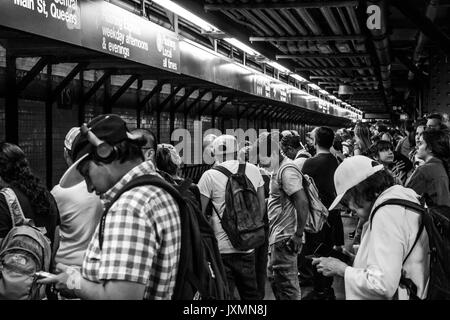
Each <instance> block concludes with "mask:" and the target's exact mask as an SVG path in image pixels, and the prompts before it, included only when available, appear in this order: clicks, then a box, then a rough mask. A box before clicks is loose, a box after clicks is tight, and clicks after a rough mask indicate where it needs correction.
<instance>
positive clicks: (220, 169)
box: [211, 165, 240, 178]
mask: <svg viewBox="0 0 450 320" xmlns="http://www.w3.org/2000/svg"><path fill="white" fill-rule="evenodd" d="M239 166H240V165H239ZM211 169H212V170H217V171H219V172H221V173H222V174H224V175H226V176H227V178H230V177H231V175H232V173H231V171H230V170H228V169H227V168H225V167H223V166H217V167H214V168H211Z"/></svg>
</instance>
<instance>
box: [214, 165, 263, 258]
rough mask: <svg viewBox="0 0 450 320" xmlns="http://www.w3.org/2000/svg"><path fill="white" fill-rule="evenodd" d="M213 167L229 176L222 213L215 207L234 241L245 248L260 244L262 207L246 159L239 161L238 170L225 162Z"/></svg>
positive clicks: (236, 244)
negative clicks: (246, 167)
mask: <svg viewBox="0 0 450 320" xmlns="http://www.w3.org/2000/svg"><path fill="white" fill-rule="evenodd" d="M212 169H213V170H217V171H219V172H221V173H222V174H224V175H225V176H227V178H228V182H227V185H226V188H225V210H224V212H223V215H222V217H220V215H219V213H218V212H217V211H216V208H215V207H214V206H212V207H213V209H214V211H215V212H216V214H217V216H218V217H219V219H220V223H221V225H222V228H223V230H224V231H225V232H226V234H227V236H228V238H229V239H230V242H231V244H232V245H233V247H234V248H236V249H238V250H244V251H246V250H249V249H254V248H257V247H260V246H261V245H262V244H263V243H264V241H265V230H264V226H265V224H264V217H263V211H262V208H260V205H259V200H258V195H257V193H256V190H255V187H254V186H253V184H252V182H251V181H250V180H249V179H248V178H247V176H246V175H245V163H239V169H238V172H237V173H234V174H233V173H231V172H230V171H229V170H228V169H226V168H224V167H222V166H217V167H214V168H212Z"/></svg>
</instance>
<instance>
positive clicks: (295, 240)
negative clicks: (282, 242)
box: [286, 234, 302, 253]
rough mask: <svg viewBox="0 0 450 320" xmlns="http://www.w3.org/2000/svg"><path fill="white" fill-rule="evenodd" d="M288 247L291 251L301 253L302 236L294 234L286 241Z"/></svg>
mask: <svg viewBox="0 0 450 320" xmlns="http://www.w3.org/2000/svg"><path fill="white" fill-rule="evenodd" d="M286 248H287V249H288V251H289V252H291V253H299V252H300V250H301V248H302V236H301V235H300V236H299V235H297V234H294V235H293V236H291V237H290V238H289V239H288V240H287V241H286Z"/></svg>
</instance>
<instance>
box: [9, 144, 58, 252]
mask: <svg viewBox="0 0 450 320" xmlns="http://www.w3.org/2000/svg"><path fill="white" fill-rule="evenodd" d="M0 178H1V180H2V187H3V188H4V187H8V188H11V189H12V190H13V191H14V193H15V194H16V196H17V199H18V201H19V204H20V206H21V208H22V211H23V214H24V216H25V217H26V218H29V219H31V220H33V222H34V224H35V225H36V226H37V227H45V231H46V233H45V235H46V236H47V237H48V238H49V239H50V241H51V243H52V244H53V241H54V238H55V229H56V226H57V225H58V224H59V214H58V209H57V206H56V203H55V200H54V199H53V196H52V195H51V194H50V192H49V191H47V189H46V188H45V187H44V186H43V185H42V184H41V183H40V182H39V179H38V178H37V177H36V176H35V175H34V174H33V173H32V172H31V169H30V166H29V164H28V160H27V158H26V157H25V153H24V152H23V151H22V149H20V148H19V147H18V146H17V145H15V144H12V143H8V142H1V143H0ZM12 227H13V225H12V220H11V213H10V212H9V207H8V204H7V203H6V199H5V197H4V196H3V195H0V238H4V237H5V236H6V235H7V234H8V232H9V230H11V228H12Z"/></svg>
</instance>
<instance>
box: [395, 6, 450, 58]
mask: <svg viewBox="0 0 450 320" xmlns="http://www.w3.org/2000/svg"><path fill="white" fill-rule="evenodd" d="M390 3H391V5H393V6H394V7H396V8H397V10H398V11H400V12H401V13H403V15H404V16H405V17H406V18H408V19H409V20H410V21H411V22H412V23H413V24H415V25H416V26H417V28H419V30H420V31H422V32H423V34H425V35H426V36H427V37H428V38H429V39H430V40H431V41H433V42H434V43H435V44H436V45H437V46H438V47H440V48H441V49H442V50H443V51H444V52H445V53H446V54H450V39H449V38H448V37H447V35H445V34H444V33H443V32H442V31H441V30H440V29H439V28H438V27H437V26H436V25H435V24H434V23H433V22H432V21H431V20H430V19H428V18H427V17H426V16H425V14H424V12H421V11H420V10H419V9H417V8H416V7H414V6H413V5H412V4H409V5H405V2H404V1H402V0H391V2H390Z"/></svg>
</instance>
